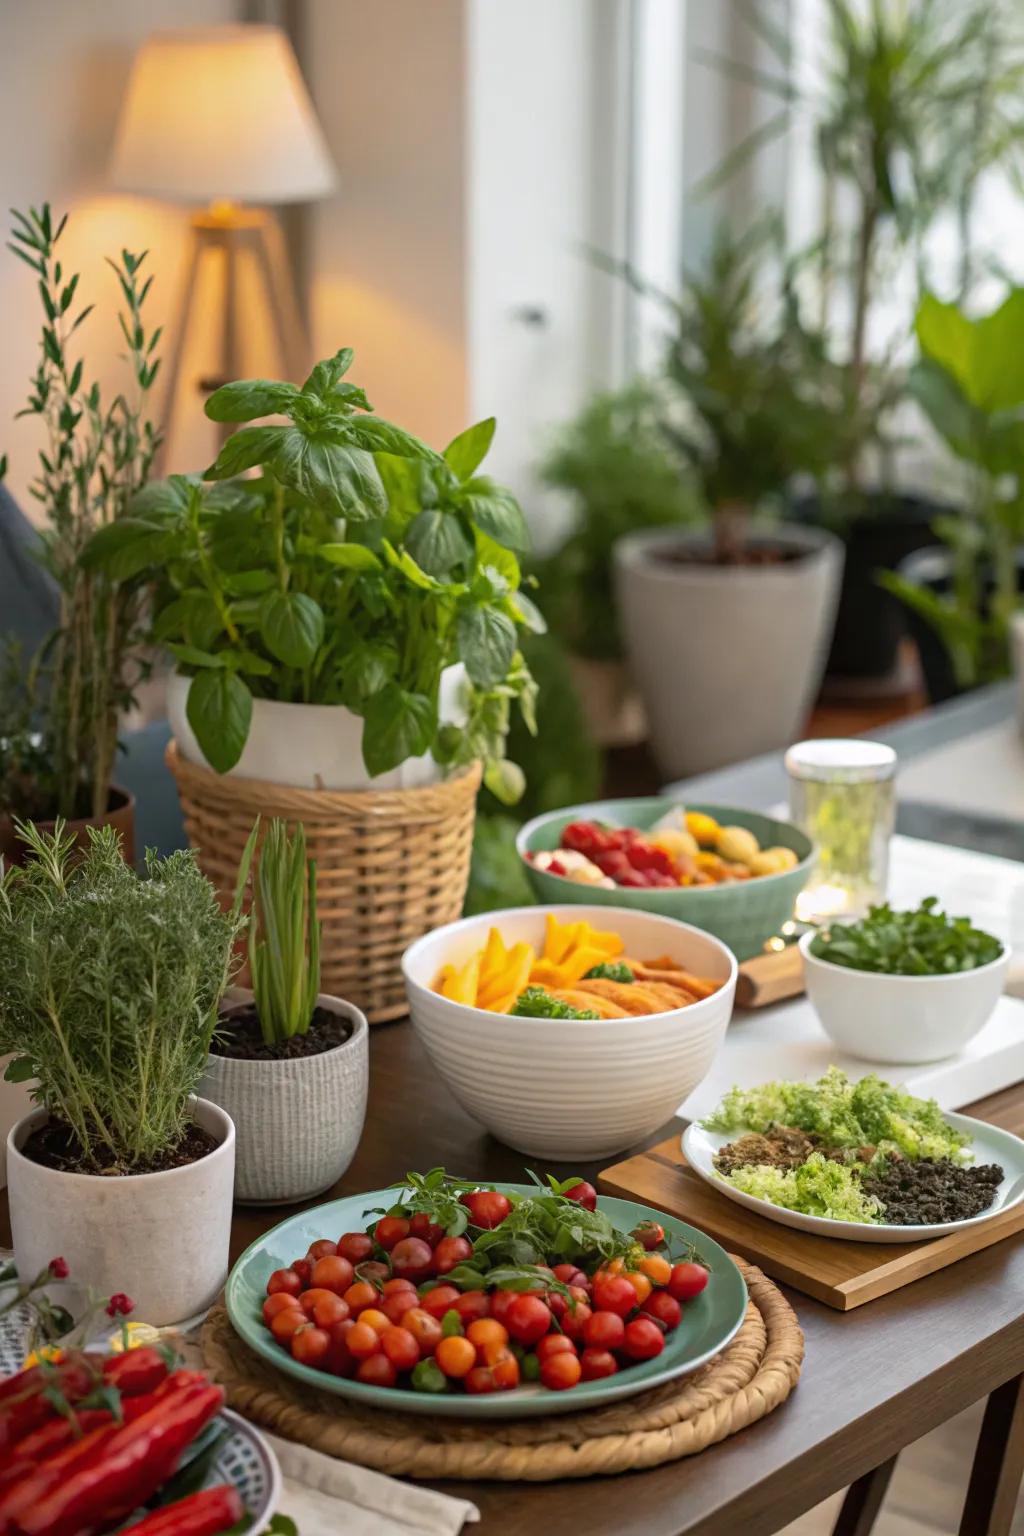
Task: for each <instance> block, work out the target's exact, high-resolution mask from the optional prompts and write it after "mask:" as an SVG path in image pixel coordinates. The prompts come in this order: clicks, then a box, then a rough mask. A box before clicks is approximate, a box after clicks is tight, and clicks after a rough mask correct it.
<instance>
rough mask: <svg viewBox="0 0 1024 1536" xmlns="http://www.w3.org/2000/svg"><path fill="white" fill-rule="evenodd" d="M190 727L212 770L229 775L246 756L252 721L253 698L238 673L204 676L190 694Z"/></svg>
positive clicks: (218, 672)
mask: <svg viewBox="0 0 1024 1536" xmlns="http://www.w3.org/2000/svg"><path fill="white" fill-rule="evenodd" d="M185 714H186V716H187V718H188V723H189V725H190V726H191V727H192V729H193V731H194V732H195V736H196V740H197V741H198V743H199V746H200V748H201V750H202V753H203V756H204V757H205V758H206V761H207V762H208V763H209V765H210V767H211V768H213V769H214V771H215V772H217V773H227V771H228V769H229V768H233V767H234V766H235V764H236V763H237V762H238V759H239V758H240V757H241V755H242V749H243V747H244V746H245V743H246V739H247V738H248V735H249V726H250V723H251V721H252V694H251V693H250V692H249V689H248V688H247V687H246V685H245V683H244V682H243V681H242V679H241V678H240V677H239V676H238V674H237V673H236V672H229V671H227V670H226V669H225V668H223V667H218V668H217V669H215V670H211V671H206V672H200V673H198V674H197V675H196V676H195V677H194V678H193V679H192V682H191V684H190V686H189V690H188V702H187V704H186V706H185Z"/></svg>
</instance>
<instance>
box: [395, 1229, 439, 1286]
mask: <svg viewBox="0 0 1024 1536" xmlns="http://www.w3.org/2000/svg"><path fill="white" fill-rule="evenodd" d="M391 1268H392V1269H393V1270H394V1272H395V1274H396V1275H398V1276H399V1277H400V1278H402V1279H404V1280H413V1281H417V1282H418V1281H420V1280H426V1279H427V1277H428V1276H429V1275H430V1274H431V1273H432V1272H433V1268H434V1252H433V1249H432V1248H431V1246H430V1244H429V1243H425V1242H424V1241H423V1239H422V1237H403V1238H400V1239H399V1241H398V1242H397V1243H396V1244H395V1245H394V1247H393V1248H392V1250H391Z"/></svg>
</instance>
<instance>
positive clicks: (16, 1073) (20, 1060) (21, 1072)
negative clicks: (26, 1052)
mask: <svg viewBox="0 0 1024 1536" xmlns="http://www.w3.org/2000/svg"><path fill="white" fill-rule="evenodd" d="M35 1075H36V1074H35V1068H34V1067H33V1065H32V1061H31V1058H30V1057H28V1056H12V1057H11V1059H10V1061H9V1062H8V1063H7V1068H6V1070H5V1072H4V1082H5V1083H30V1082H31V1081H32V1079H33V1078H34V1077H35Z"/></svg>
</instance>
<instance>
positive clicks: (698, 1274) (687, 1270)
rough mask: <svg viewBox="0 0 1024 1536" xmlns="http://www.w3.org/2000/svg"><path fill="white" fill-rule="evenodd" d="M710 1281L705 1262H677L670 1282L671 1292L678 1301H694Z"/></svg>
mask: <svg viewBox="0 0 1024 1536" xmlns="http://www.w3.org/2000/svg"><path fill="white" fill-rule="evenodd" d="M707 1283H708V1272H707V1270H706V1269H705V1268H704V1266H703V1264H677V1265H676V1266H675V1268H674V1269H673V1271H672V1275H671V1278H670V1279H669V1282H668V1289H669V1294H670V1295H671V1296H674V1297H675V1299H676V1301H692V1300H693V1298H694V1297H695V1296H699V1295H700V1293H701V1291H702V1290H703V1289H704V1287H705V1286H706V1285H707Z"/></svg>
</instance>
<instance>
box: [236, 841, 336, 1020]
mask: <svg viewBox="0 0 1024 1536" xmlns="http://www.w3.org/2000/svg"><path fill="white" fill-rule="evenodd" d="M249 971H250V974H251V978H252V990H253V997H254V998H255V1002H256V1012H257V1014H258V1016H259V1021H260V1029H261V1030H262V1032H263V1038H264V1040H265V1041H266V1043H267V1045H277V1044H279V1043H281V1042H283V1041H285V1040H291V1039H292V1037H293V1036H295V1035H304V1034H305V1033H306V1031H307V1030H308V1028H309V1026H310V1024H311V1023H312V1020H313V1012H314V1010H315V1008H316V1000H317V996H318V995H319V992H320V924H319V923H318V922H317V916H316V861H315V860H314V859H308V858H307V857H306V833H305V830H304V828H303V827H302V826H301V825H299V826H297V827H296V829H295V831H294V833H293V834H292V835H291V836H289V835H288V826H287V823H286V822H284V821H280V820H278V819H277V818H275V819H274V820H273V821H272V822H271V823H270V825H269V826H268V827H267V835H266V837H265V839H264V841H263V846H262V848H261V849H260V856H259V863H258V864H257V866H256V875H255V879H254V881H253V900H252V908H251V911H250V913H249Z"/></svg>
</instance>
